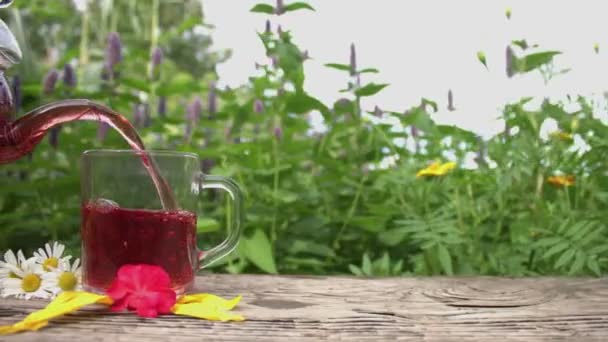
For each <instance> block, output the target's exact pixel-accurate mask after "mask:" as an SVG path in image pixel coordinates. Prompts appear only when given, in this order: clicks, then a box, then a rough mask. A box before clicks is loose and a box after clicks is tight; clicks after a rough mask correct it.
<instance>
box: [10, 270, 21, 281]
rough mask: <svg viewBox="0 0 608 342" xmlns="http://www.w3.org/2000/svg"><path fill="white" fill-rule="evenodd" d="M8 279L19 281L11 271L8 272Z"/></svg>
mask: <svg viewBox="0 0 608 342" xmlns="http://www.w3.org/2000/svg"><path fill="white" fill-rule="evenodd" d="M8 277H9V278H13V279H19V276H18V275H17V274H16V273H15V272H13V271H10V272H8Z"/></svg>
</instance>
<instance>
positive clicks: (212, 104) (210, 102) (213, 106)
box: [207, 82, 217, 119]
mask: <svg viewBox="0 0 608 342" xmlns="http://www.w3.org/2000/svg"><path fill="white" fill-rule="evenodd" d="M207 110H208V111H209V118H210V119H212V118H213V114H215V113H216V112H217V92H216V89H215V82H212V83H211V87H209V93H208V94H207Z"/></svg>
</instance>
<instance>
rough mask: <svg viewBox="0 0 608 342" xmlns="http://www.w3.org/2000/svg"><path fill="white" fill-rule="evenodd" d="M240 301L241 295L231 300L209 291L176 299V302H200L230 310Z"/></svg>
mask: <svg viewBox="0 0 608 342" xmlns="http://www.w3.org/2000/svg"><path fill="white" fill-rule="evenodd" d="M240 301H241V296H236V297H234V298H232V299H231V300H227V299H224V298H222V297H218V296H216V295H212V294H210V293H197V294H192V295H186V296H182V297H180V298H179V299H178V300H177V304H190V303H201V304H205V305H209V306H214V307H217V308H219V309H221V310H232V309H233V308H234V307H235V306H236V305H237V304H238V303H239V302H240Z"/></svg>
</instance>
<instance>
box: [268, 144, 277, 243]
mask: <svg viewBox="0 0 608 342" xmlns="http://www.w3.org/2000/svg"><path fill="white" fill-rule="evenodd" d="M272 155H273V159H274V176H273V182H272V183H273V189H272V192H273V196H272V198H273V201H274V214H273V215H272V226H271V230H270V239H271V241H272V242H273V246H274V242H275V241H276V240H277V216H278V211H279V200H278V197H279V144H278V141H277V138H276V137H273V138H272Z"/></svg>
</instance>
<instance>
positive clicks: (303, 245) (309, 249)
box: [289, 240, 336, 257]
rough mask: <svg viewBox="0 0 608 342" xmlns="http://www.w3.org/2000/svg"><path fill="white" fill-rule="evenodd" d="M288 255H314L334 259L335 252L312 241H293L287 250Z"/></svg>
mask: <svg viewBox="0 0 608 342" xmlns="http://www.w3.org/2000/svg"><path fill="white" fill-rule="evenodd" d="M289 252H290V254H300V253H303V254H314V255H318V256H321V257H335V256H336V252H334V250H333V249H331V248H330V247H328V246H325V245H322V244H320V243H316V242H314V241H305V240H295V241H294V242H293V244H292V245H291V248H290V249H289Z"/></svg>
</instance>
